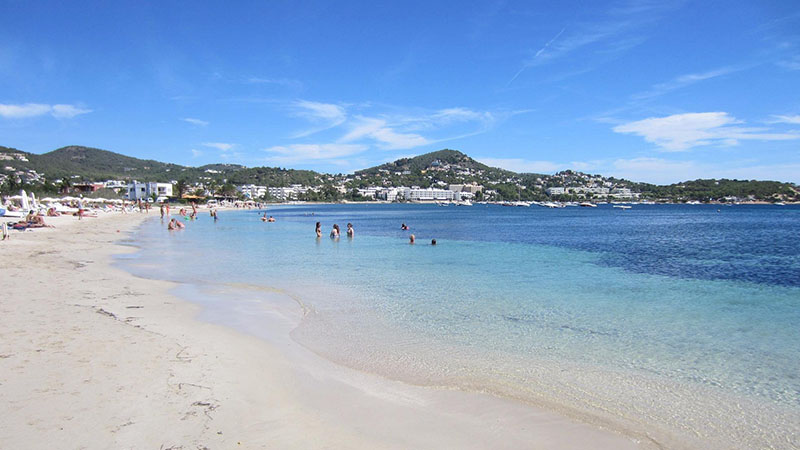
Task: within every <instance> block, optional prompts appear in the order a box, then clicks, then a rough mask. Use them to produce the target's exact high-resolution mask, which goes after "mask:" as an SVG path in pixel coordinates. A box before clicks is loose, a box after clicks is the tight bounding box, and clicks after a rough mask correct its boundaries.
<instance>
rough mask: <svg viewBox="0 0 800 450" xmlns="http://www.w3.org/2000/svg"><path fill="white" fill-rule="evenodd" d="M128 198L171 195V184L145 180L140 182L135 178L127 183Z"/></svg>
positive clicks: (141, 198) (140, 198)
mask: <svg viewBox="0 0 800 450" xmlns="http://www.w3.org/2000/svg"><path fill="white" fill-rule="evenodd" d="M127 189H128V195H127V197H128V199H129V200H146V199H151V198H153V195H155V196H156V197H172V184H170V183H156V182H153V181H151V182H146V183H140V182H138V181H136V180H134V181H131V182H130V183H128V186H127Z"/></svg>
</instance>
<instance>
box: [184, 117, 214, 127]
mask: <svg viewBox="0 0 800 450" xmlns="http://www.w3.org/2000/svg"><path fill="white" fill-rule="evenodd" d="M181 120H182V121H184V122H187V123H190V124H192V125H199V126H201V127H206V126H208V124H209V122H208V121H206V120H200V119H193V118H191V117H184V118H183V119H181Z"/></svg>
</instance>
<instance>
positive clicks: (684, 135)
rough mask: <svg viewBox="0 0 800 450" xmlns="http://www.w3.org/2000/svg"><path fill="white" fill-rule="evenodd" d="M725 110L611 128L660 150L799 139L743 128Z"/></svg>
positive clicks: (682, 115)
mask: <svg viewBox="0 0 800 450" xmlns="http://www.w3.org/2000/svg"><path fill="white" fill-rule="evenodd" d="M741 123H743V122H742V121H739V120H736V118H734V117H732V116H730V115H729V114H728V113H726V112H705V113H686V114H674V115H671V116H667V117H650V118H647V119H644V120H637V121H635V122H629V123H626V124H622V125H618V126H616V127H614V128H613V130H614V131H615V132H617V133H630V134H635V135H637V136H641V137H643V138H644V139H645V141H647V142H652V143H654V144H656V145H658V146H659V147H661V148H662V149H663V150H664V151H670V152H679V151H685V150H689V149H691V148H693V147H698V146H704V145H712V144H716V145H725V146H730V145H737V144H738V143H739V141H740V140H762V141H777V140H790V139H800V134H795V133H769V132H765V131H769V130H768V129H765V128H744V127H740V126H736V125H738V124H741Z"/></svg>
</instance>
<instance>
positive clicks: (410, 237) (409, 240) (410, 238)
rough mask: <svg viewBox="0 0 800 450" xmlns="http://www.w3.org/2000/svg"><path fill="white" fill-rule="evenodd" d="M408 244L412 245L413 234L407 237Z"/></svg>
mask: <svg viewBox="0 0 800 450" xmlns="http://www.w3.org/2000/svg"><path fill="white" fill-rule="evenodd" d="M408 243H409V244H413V243H414V235H413V234H412V235H410V236H409V237H408Z"/></svg>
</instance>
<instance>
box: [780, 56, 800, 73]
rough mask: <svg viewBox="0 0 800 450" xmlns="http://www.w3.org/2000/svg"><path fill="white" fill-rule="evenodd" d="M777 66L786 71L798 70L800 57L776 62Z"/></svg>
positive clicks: (799, 68)
mask: <svg viewBox="0 0 800 450" xmlns="http://www.w3.org/2000/svg"><path fill="white" fill-rule="evenodd" d="M777 64H778V66H780V67H783V68H784V69H788V70H800V55H794V56H791V57H789V58H788V59H784V60H781V61H778V62H777Z"/></svg>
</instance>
